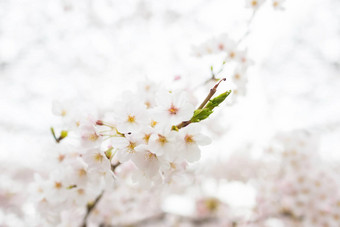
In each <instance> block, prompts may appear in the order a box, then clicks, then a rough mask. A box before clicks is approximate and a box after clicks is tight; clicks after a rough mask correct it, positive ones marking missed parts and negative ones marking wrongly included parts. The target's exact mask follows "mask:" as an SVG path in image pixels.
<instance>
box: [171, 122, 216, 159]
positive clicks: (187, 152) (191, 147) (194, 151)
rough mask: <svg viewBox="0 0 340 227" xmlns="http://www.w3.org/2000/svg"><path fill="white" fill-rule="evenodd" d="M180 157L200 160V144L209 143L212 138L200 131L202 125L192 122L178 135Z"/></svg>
mask: <svg viewBox="0 0 340 227" xmlns="http://www.w3.org/2000/svg"><path fill="white" fill-rule="evenodd" d="M178 143H179V145H178V149H177V151H178V152H180V153H179V154H178V156H179V157H182V158H184V159H185V160H186V161H188V162H194V161H198V160H199V159H200V157H201V151H200V148H199V145H201V146H203V145H208V144H210V143H211V139H210V138H209V137H207V136H205V135H202V134H201V133H200V126H199V125H197V124H196V125H195V124H191V125H188V126H187V127H185V128H182V129H181V130H180V132H179V135H178Z"/></svg>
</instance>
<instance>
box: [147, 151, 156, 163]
mask: <svg viewBox="0 0 340 227" xmlns="http://www.w3.org/2000/svg"><path fill="white" fill-rule="evenodd" d="M145 159H146V160H148V161H151V160H153V159H157V157H156V155H155V154H153V153H151V152H150V151H147V152H146V153H145Z"/></svg>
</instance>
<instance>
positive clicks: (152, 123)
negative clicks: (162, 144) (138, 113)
mask: <svg viewBox="0 0 340 227" xmlns="http://www.w3.org/2000/svg"><path fill="white" fill-rule="evenodd" d="M157 123H158V122H157V121H154V120H152V121H151V124H150V125H151V127H153V128H154V127H155V126H156V125H157Z"/></svg>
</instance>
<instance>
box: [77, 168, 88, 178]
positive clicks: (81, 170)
mask: <svg viewBox="0 0 340 227" xmlns="http://www.w3.org/2000/svg"><path fill="white" fill-rule="evenodd" d="M78 174H79V176H80V177H82V176H85V175H86V170H85V169H80V170H79V171H78Z"/></svg>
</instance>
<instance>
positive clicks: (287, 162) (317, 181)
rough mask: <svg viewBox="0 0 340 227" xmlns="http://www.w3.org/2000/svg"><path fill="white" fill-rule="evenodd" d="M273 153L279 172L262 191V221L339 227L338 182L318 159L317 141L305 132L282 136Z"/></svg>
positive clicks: (258, 200)
mask: <svg viewBox="0 0 340 227" xmlns="http://www.w3.org/2000/svg"><path fill="white" fill-rule="evenodd" d="M276 141H277V142H276V144H275V145H274V146H273V147H272V148H270V153H272V152H273V154H274V155H278V156H279V158H280V160H281V161H280V164H279V168H278V170H277V172H276V173H275V174H273V175H272V176H269V177H267V178H266V182H263V183H262V184H261V186H260V188H259V192H261V193H259V194H258V197H257V206H256V211H257V213H258V214H259V218H263V219H264V220H265V219H268V218H270V217H279V218H280V219H281V220H282V221H283V222H284V223H285V224H286V225H298V224H300V225H302V226H334V227H335V226H338V225H339V220H340V190H339V181H338V180H337V176H336V174H335V171H334V169H332V168H330V167H329V166H327V164H326V163H325V162H323V161H322V160H321V159H320V157H318V139H317V138H316V136H315V135H313V134H310V133H308V132H306V131H294V132H290V133H281V134H279V135H278V136H277V139H276Z"/></svg>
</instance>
